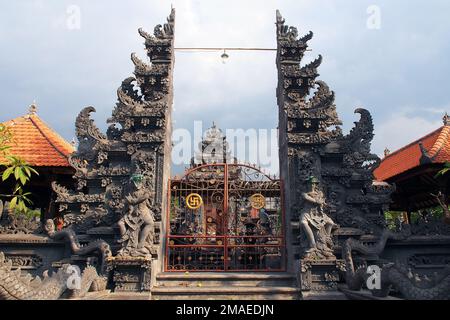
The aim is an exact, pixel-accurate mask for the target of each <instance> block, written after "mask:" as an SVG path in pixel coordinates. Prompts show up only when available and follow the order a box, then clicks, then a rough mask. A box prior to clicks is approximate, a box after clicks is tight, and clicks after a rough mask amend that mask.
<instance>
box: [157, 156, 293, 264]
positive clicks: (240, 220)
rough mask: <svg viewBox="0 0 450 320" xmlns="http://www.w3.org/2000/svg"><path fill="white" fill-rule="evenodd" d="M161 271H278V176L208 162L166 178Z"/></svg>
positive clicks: (282, 248)
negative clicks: (165, 207) (274, 177)
mask: <svg viewBox="0 0 450 320" xmlns="http://www.w3.org/2000/svg"><path fill="white" fill-rule="evenodd" d="M169 186H170V191H169V192H170V195H169V205H168V211H169V212H168V215H167V217H168V223H167V226H168V229H169V230H167V239H166V240H167V241H166V261H165V269H166V271H247V270H252V271H284V270H285V264H286V263H285V245H284V231H283V227H284V211H283V206H282V203H283V201H282V198H281V197H282V190H281V189H282V188H281V182H280V180H275V179H272V178H270V177H269V176H267V175H266V174H264V173H262V172H261V171H260V170H258V169H257V168H254V167H251V166H248V165H241V164H210V165H203V166H199V167H196V168H194V169H192V170H189V171H188V172H186V174H185V175H184V177H183V178H181V179H179V180H172V181H170V184H169Z"/></svg>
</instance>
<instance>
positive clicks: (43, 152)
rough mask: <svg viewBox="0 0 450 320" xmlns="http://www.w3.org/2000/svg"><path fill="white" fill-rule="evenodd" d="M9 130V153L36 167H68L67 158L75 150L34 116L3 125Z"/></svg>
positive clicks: (27, 116) (20, 118) (30, 115)
mask: <svg viewBox="0 0 450 320" xmlns="http://www.w3.org/2000/svg"><path fill="white" fill-rule="evenodd" d="M4 124H5V125H6V126H8V127H9V128H10V130H11V133H12V135H13V139H14V144H13V145H12V146H11V149H10V151H11V153H12V154H14V155H16V156H18V157H20V158H22V159H24V160H25V161H26V162H28V163H29V164H30V165H32V166H36V167H70V165H69V162H68V157H69V155H70V154H71V153H73V152H74V151H75V148H74V147H73V146H72V145H71V144H70V143H68V142H67V141H66V140H64V139H63V138H62V137H61V136H60V135H59V134H57V133H56V132H55V131H54V130H53V129H51V128H50V127H49V126H48V125H47V124H46V123H45V122H44V121H42V120H41V118H39V116H37V115H36V114H29V115H26V116H23V117H19V118H16V119H13V120H11V121H8V122H5V123H4Z"/></svg>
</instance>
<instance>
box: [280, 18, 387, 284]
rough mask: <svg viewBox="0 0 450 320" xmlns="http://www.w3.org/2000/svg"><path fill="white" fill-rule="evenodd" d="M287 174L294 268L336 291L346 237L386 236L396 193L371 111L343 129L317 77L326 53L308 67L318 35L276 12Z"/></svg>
mask: <svg viewBox="0 0 450 320" xmlns="http://www.w3.org/2000/svg"><path fill="white" fill-rule="evenodd" d="M276 26H277V43H278V53H277V68H278V77H279V78H278V89H277V100H278V108H279V152H280V176H281V179H282V180H283V181H284V185H285V190H286V195H285V201H286V202H285V207H286V221H287V224H288V225H287V226H286V236H287V243H288V257H289V264H288V265H289V266H290V267H291V269H292V270H291V271H293V272H296V273H297V272H298V273H299V274H300V277H299V278H300V282H301V283H300V285H301V288H302V290H303V291H309V290H313V291H314V290H334V289H335V288H336V284H337V282H339V281H340V280H341V279H340V273H341V271H343V268H342V267H343V261H342V260H340V257H339V256H340V244H342V241H343V239H345V237H350V236H351V237H357V238H358V237H360V236H361V235H364V234H369V235H375V236H377V235H380V233H381V232H382V230H384V229H385V219H384V214H383V212H384V211H385V210H387V209H388V207H389V203H390V194H391V193H392V191H393V190H394V189H393V187H392V186H390V185H389V184H386V183H374V178H373V170H374V169H375V168H376V167H377V166H378V164H379V162H380V159H379V158H378V156H376V155H374V154H371V153H370V144H371V141H372V139H373V136H374V134H373V124H372V117H371V115H370V113H369V112H368V111H367V110H365V109H357V110H356V111H355V113H358V114H360V115H361V119H360V121H359V122H355V127H354V128H353V129H352V130H351V131H350V133H349V134H348V135H346V136H344V135H343V134H342V130H341V128H340V127H339V126H340V125H341V124H342V123H341V121H340V120H339V118H338V115H337V112H336V106H335V104H334V92H332V91H331V90H330V89H329V87H328V85H327V84H326V83H325V82H323V81H320V80H317V77H318V76H319V74H318V71H317V69H318V67H319V66H320V64H321V62H322V57H321V56H319V57H318V58H317V59H316V60H314V61H312V62H311V63H309V64H306V65H301V62H302V59H303V57H304V54H305V52H306V51H307V48H308V45H307V43H308V41H309V40H311V39H312V37H313V33H312V32H310V33H309V34H307V35H306V36H304V37H299V36H298V31H297V29H296V28H295V27H289V26H287V25H285V20H284V19H283V18H282V16H281V15H280V13H279V12H278V11H277V21H276Z"/></svg>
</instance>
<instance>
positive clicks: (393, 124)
mask: <svg viewBox="0 0 450 320" xmlns="http://www.w3.org/2000/svg"><path fill="white" fill-rule="evenodd" d="M441 126H442V120H441V117H436V120H435V121H430V120H427V119H425V118H422V117H418V116H410V115H407V114H406V113H397V114H392V115H391V116H390V117H389V119H388V120H387V121H385V122H383V123H381V124H380V125H376V126H375V138H374V141H373V148H372V149H373V152H374V153H376V154H378V155H379V156H380V157H382V156H383V154H384V149H385V148H386V147H387V148H388V149H389V150H390V151H391V152H394V151H396V150H398V149H400V148H402V147H404V146H406V145H407V144H409V143H411V142H413V141H416V140H417V139H420V138H421V137H423V136H425V135H427V134H429V133H431V132H433V131H435V130H436V129H438V128H439V127H441Z"/></svg>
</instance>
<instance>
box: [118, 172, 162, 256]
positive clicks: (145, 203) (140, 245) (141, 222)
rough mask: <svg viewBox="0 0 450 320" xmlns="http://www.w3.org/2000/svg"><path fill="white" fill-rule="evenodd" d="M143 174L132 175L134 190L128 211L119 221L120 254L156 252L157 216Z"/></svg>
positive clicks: (127, 197)
mask: <svg viewBox="0 0 450 320" xmlns="http://www.w3.org/2000/svg"><path fill="white" fill-rule="evenodd" d="M142 179H143V175H136V176H134V177H132V180H133V184H134V189H135V190H134V191H133V192H132V193H130V194H129V195H127V196H126V197H125V198H126V200H127V208H128V212H127V213H125V215H124V216H123V218H122V219H120V221H119V222H118V225H119V228H120V235H121V239H120V242H121V243H123V244H124V245H123V247H122V249H121V250H120V251H119V255H120V256H133V257H134V256H144V257H145V256H149V255H150V257H151V254H152V253H156V252H154V251H153V250H152V249H153V248H152V246H153V244H154V243H155V218H154V215H153V212H152V210H151V202H150V199H151V198H152V197H153V195H152V193H150V192H149V191H148V190H146V189H143V181H142Z"/></svg>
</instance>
